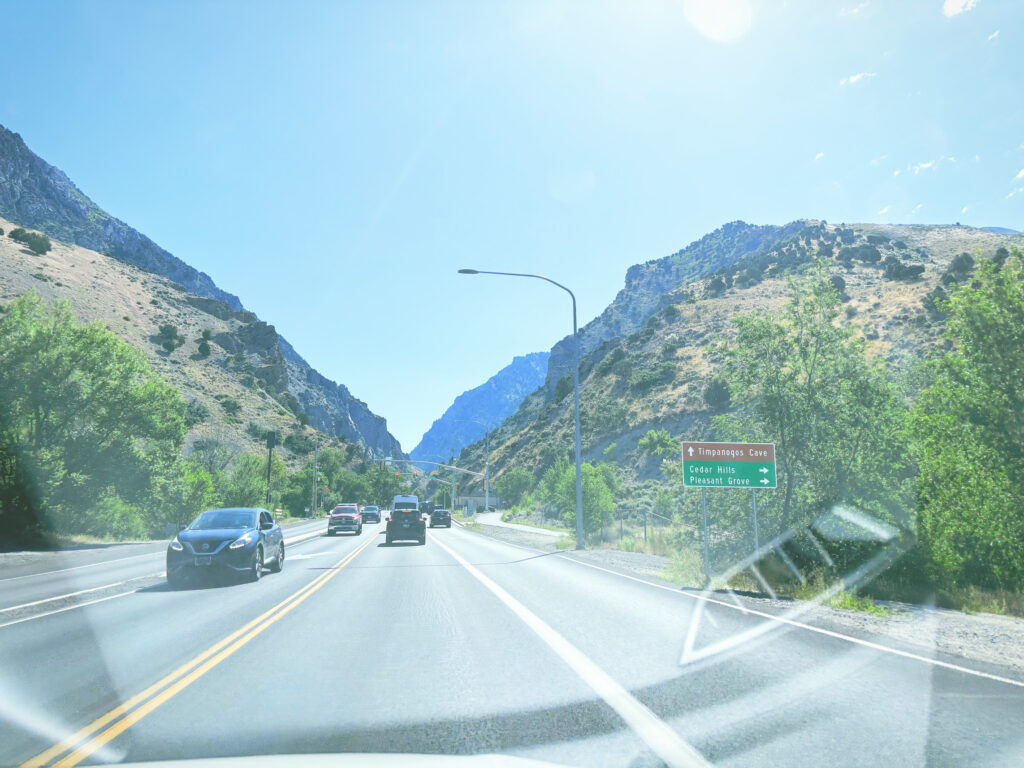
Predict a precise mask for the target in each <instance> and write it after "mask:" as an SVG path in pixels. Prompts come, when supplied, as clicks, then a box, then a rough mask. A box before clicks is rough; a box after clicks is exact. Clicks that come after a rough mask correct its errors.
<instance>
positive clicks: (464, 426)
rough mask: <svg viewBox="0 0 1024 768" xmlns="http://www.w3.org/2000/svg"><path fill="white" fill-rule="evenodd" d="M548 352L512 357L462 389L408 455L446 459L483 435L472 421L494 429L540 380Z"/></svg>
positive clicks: (514, 409) (542, 377)
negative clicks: (481, 380)
mask: <svg viewBox="0 0 1024 768" xmlns="http://www.w3.org/2000/svg"><path fill="white" fill-rule="evenodd" d="M547 364H548V353H547V352H534V353H533V354H530V355H524V356H522V357H517V358H515V359H514V360H513V361H512V362H511V363H510V364H509V365H507V366H505V367H504V368H502V369H501V370H500V371H498V373H496V374H495V375H494V376H492V377H491V378H489V379H488V380H487V381H486V382H484V383H483V384H481V385H480V386H479V387H476V388H475V389H471V390H469V391H468V392H463V393H462V394H461V395H459V396H458V397H457V398H455V402H453V403H452V404H451V406H450V407H449V408H448V410H446V411H445V412H444V415H442V416H441V418H439V419H438V420H437V421H435V422H434V423H433V424H432V425H431V426H430V429H429V430H427V432H426V434H424V435H423V439H422V440H420V443H419V445H417V446H416V447H415V448H413V450H412V452H411V453H410V454H409V456H410V457H411V458H413V459H417V458H419V459H427V460H428V461H437V460H438V459H437V456H443V457H444V458H446V459H447V458H448V457H449V456H451V455H452V454H453V452H454V455H456V456H458V455H459V452H460V451H462V449H463V448H464V447H465V446H467V445H470V444H472V443H475V442H477V441H479V440H480V439H481V438H482V437H483V428H482V427H481V426H480V425H479V424H475V423H473V422H469V423H467V422H466V421H459V419H474V420H476V421H482V422H484V424H486V425H487V428H488V429H489V430H493V429H495V428H497V427H498V426H499V425H501V423H502V422H503V421H505V419H507V418H508V417H509V416H511V415H512V414H513V413H515V412H516V410H517V409H518V408H519V405H520V403H522V401H523V398H525V397H526V396H527V395H528V394H530V393H531V392H533V391H534V390H536V389H537V387H539V386H540V385H541V384H542V383H543V382H544V375H545V372H546V371H547Z"/></svg>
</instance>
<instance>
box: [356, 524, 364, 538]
mask: <svg viewBox="0 0 1024 768" xmlns="http://www.w3.org/2000/svg"><path fill="white" fill-rule="evenodd" d="M362 535H363V526H361V525H360V526H359V530H358V531H356V536H362Z"/></svg>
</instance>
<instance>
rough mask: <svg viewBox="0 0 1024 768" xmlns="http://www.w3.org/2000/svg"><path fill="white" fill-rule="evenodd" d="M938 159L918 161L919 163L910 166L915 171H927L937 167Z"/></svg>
mask: <svg viewBox="0 0 1024 768" xmlns="http://www.w3.org/2000/svg"><path fill="white" fill-rule="evenodd" d="M936 162H937V161H936V160H929V161H928V162H927V163H918V164H917V165H912V166H910V170H912V171H913V172H914V173H920V172H921V171H927V170H929V169H931V168H934V167H935V163H936Z"/></svg>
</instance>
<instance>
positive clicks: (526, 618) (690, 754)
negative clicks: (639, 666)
mask: <svg viewBox="0 0 1024 768" xmlns="http://www.w3.org/2000/svg"><path fill="white" fill-rule="evenodd" d="M432 538H433V540H434V543H435V544H436V545H438V546H439V547H441V549H443V550H444V551H445V552H447V553H448V554H449V555H451V556H452V558H454V559H455V561H456V562H457V563H459V564H460V565H461V566H462V567H463V568H465V569H466V571H468V572H469V573H470V574H471V575H472V576H473V577H475V578H476V579H477V581H479V582H480V583H481V584H483V585H484V586H485V587H487V589H489V590H490V591H491V592H492V593H493V594H494V595H495V596H496V597H497V598H498V599H499V600H501V602H503V603H504V604H505V605H506V606H508V608H509V609H511V610H512V612H513V613H515V614H516V616H518V617H519V618H520V619H522V621H523V622H524V623H525V624H526V625H527V626H528V627H529V628H530V629H532V630H533V631H534V632H535V633H536V634H537V635H538V636H539V637H540V639H541V640H543V641H544V642H545V643H546V644H547V645H548V647H549V648H551V650H553V651H554V652H555V653H556V654H557V655H558V656H559V657H560V658H561V659H562V661H564V662H565V663H566V664H568V665H569V667H570V668H572V670H573V671H574V672H575V673H576V674H577V675H579V676H580V678H582V679H583V681H584V682H585V683H586V684H587V685H589V686H590V687H591V688H593V689H594V692H595V693H597V695H598V696H600V697H601V698H602V699H604V701H605V702H606V703H607V704H608V706H610V707H611V708H612V709H614V710H615V711H616V712H617V713H618V715H619V717H621V718H622V719H623V720H625V721H626V724H627V725H628V726H629V727H630V728H632V729H633V731H634V732H635V733H636V734H637V735H638V736H639V737H640V738H641V739H642V740H643V741H644V742H645V743H646V744H647V746H648V747H650V748H651V749H652V750H653V751H654V753H655V754H656V755H657V756H658V757H660V758H661V759H662V760H663V761H664V762H665V763H666V764H667V765H668V766H670V768H676V766H710V763H708V762H707V761H706V760H704V758H703V757H701V755H700V753H699V752H697V750H695V749H694V748H693V747H691V746H690V745H689V744H687V743H686V742H685V741H684V740H683V739H682V737H680V736H679V734H677V733H676V732H675V731H674V730H672V728H671V727H670V726H669V725H668V724H667V723H666V722H665V721H663V720H662V719H661V718H659V717H658V716H657V715H655V714H654V713H653V712H652V711H651V710H649V709H648V708H647V707H646V706H644V705H643V704H641V703H640V702H639V701H637V700H636V699H635V698H634V697H633V695H632V694H631V693H630V692H629V691H627V690H626V689H625V688H623V687H622V686H621V685H619V684H618V683H617V682H615V680H614V679H612V677H611V676H610V675H608V674H607V673H606V672H605V671H604V670H603V669H601V668H600V667H599V666H597V664H595V663H594V662H593V661H591V660H590V658H588V657H587V656H585V655H584V654H583V652H582V651H580V650H579V649H578V648H577V647H576V646H574V645H573V644H572V643H570V642H569V641H568V640H566V639H565V638H564V637H563V636H562V635H560V634H559V633H558V632H556V631H555V630H554V629H552V628H551V627H550V626H549V625H547V624H545V623H544V622H543V621H542V620H541V619H540V618H539V617H538V616H537V615H536V614H535V613H533V612H532V611H531V610H530V609H529V608H527V607H526V606H525V605H523V604H522V603H520V602H519V601H518V600H516V599H515V598H514V597H512V595H510V594H509V593H508V592H506V591H505V590H504V589H503V588H502V587H500V586H498V585H497V584H496V583H495V582H494V581H492V580H491V579H490V578H488V577H487V576H485V575H484V574H483V573H481V572H480V571H479V570H477V568H476V567H475V566H474V565H472V564H470V563H469V562H468V561H467V560H466V559H465V558H463V557H462V556H461V555H459V554H458V553H456V552H454V551H453V550H452V549H451V548H450V547H448V546H446V545H445V544H442V543H441V540H440V539H438V538H437V537H436V536H434V537H432Z"/></svg>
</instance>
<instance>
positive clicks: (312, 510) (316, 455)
mask: <svg viewBox="0 0 1024 768" xmlns="http://www.w3.org/2000/svg"><path fill="white" fill-rule="evenodd" d="M319 478H320V441H319V440H317V444H316V450H315V451H314V452H313V498H312V500H311V501H310V504H309V516H310V517H316V482H317V480H318V479H319Z"/></svg>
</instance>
